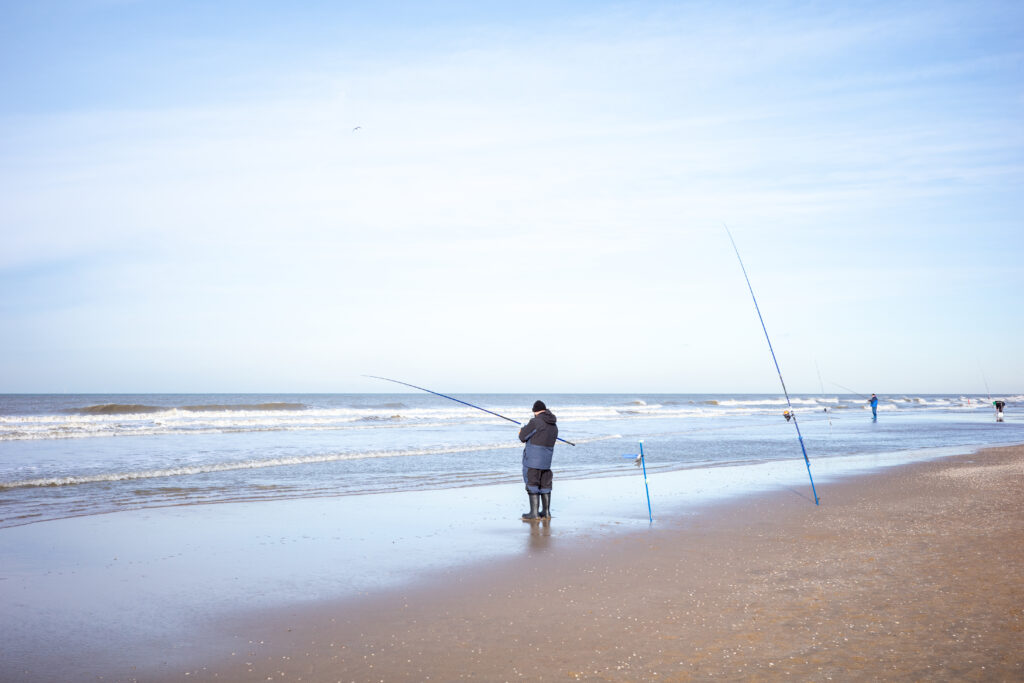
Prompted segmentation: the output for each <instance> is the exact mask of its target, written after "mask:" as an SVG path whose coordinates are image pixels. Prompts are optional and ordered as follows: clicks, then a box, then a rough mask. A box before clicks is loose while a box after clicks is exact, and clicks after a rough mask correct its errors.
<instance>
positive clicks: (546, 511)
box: [540, 493, 551, 519]
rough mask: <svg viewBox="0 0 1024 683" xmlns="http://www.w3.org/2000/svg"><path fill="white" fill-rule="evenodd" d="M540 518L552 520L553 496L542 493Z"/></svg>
mask: <svg viewBox="0 0 1024 683" xmlns="http://www.w3.org/2000/svg"><path fill="white" fill-rule="evenodd" d="M540 516H541V517H544V518H545V519H551V494H550V493H542V494H540Z"/></svg>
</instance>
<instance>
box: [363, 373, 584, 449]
mask: <svg viewBox="0 0 1024 683" xmlns="http://www.w3.org/2000/svg"><path fill="white" fill-rule="evenodd" d="M363 377H370V378H371V379H382V380H384V381H385V382H394V383H395V384H402V385H404V386H407V387H412V388H413V389H419V390H420V391H425V392H427V393H428V394H433V395H434V396H440V397H441V398H446V399H448V400H449V401H455V402H456V403H461V404H462V405H464V406H469V407H470V408H476V409H477V410H482V411H484V412H485V413H489V414H491V415H494V416H495V417H500V418H501V419H502V420H508V421H509V422H512V423H515V424H517V425H519V426H520V427H521V426H523V423H522V422H520V421H519V420H513V419H512V418H511V417H505V416H504V415H502V414H500V413H496V412H494V411H493V410H487V408H481V407H480V406H478V405H474V404H472V403H470V402H468V401H463V400H461V399H458V398H455V397H454V396H449V395H448V394H442V393H440V392H437V391H431V390H430V389H426V388H424V387H418V386H416V385H415V384H409V383H408V382H401V381H399V380H397V379H391V378H390V377H378V376H377V375H363ZM555 438H557V439H558V440H559V441H561V442H562V443H567V444H569V445H570V446H575V445H576V444H574V443H573V442H572V441H566V440H565V439H563V438H562V437H560V436H559V437H555Z"/></svg>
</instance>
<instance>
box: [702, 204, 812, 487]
mask: <svg viewBox="0 0 1024 683" xmlns="http://www.w3.org/2000/svg"><path fill="white" fill-rule="evenodd" d="M722 225H723V227H725V232H726V234H727V235H729V241H730V242H732V248H733V251H735V252H736V259H737V260H738V261H739V262H740V269H741V270H742V271H743V278H744V279H745V280H746V281H747V289H749V290H750V298H751V299H753V300H754V310H755V311H757V319H758V320H760V321H761V329H762V330H764V338H765V339H766V340H767V341H768V350H769V351H770V352H771V354H772V362H774V363H775V371H776V372H777V373H778V374H779V383H780V384H782V393H783V394H784V395H785V396H786V405H788V406H789V414H790V415H791V416H792V417H793V426H794V427H796V436H797V439H799V441H800V451H801V452H802V453H803V454H804V463H806V465H807V476H808V477H809V478H810V480H811V493H813V494H814V504H815V505H819V502H818V492H817V491H816V490H815V488H814V477H813V476H812V475H811V461H810V459H809V458H808V457H807V449H806V448H804V437H803V434H801V433H800V425H799V424H798V423H797V421H796V413H795V412H794V411H793V404H792V403H790V400H789V392H788V391H787V390H786V382H785V380H783V379H782V370H780V369H779V361H778V360H777V359H776V358H775V349H774V348H772V340H771V337H769V336H768V328H767V327H765V324H764V317H763V316H762V315H761V307H760V306H758V305H757V297H756V296H754V286H753V285H751V284H750V277H749V276H748V275H747V268H746V266H744V265H743V258H742V257H741V256H740V250H739V247H737V246H736V240H734V239H733V238H732V233H731V232H729V226H728V225H725V224H724V223H723V224H722Z"/></svg>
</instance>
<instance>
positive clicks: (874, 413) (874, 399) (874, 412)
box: [868, 394, 878, 420]
mask: <svg viewBox="0 0 1024 683" xmlns="http://www.w3.org/2000/svg"><path fill="white" fill-rule="evenodd" d="M868 403H870V404H871V418H872V419H873V420H877V419H878V396H876V395H874V394H871V400H870V401H868Z"/></svg>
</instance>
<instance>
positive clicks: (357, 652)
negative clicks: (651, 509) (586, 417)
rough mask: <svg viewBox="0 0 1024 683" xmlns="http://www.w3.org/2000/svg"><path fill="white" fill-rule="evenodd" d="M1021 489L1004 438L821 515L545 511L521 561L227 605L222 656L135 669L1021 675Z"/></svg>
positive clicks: (793, 502) (849, 485) (153, 676)
mask: <svg viewBox="0 0 1024 683" xmlns="http://www.w3.org/2000/svg"><path fill="white" fill-rule="evenodd" d="M1022 492H1024V447H1011V448H1001V449H992V450H987V451H982V452H979V453H977V454H973V455H966V456H957V457H951V458H946V459H942V460H938V461H932V462H925V463H919V464H912V465H907V466H904V467H899V468H893V469H888V470H883V471H881V472H878V473H875V474H869V475H863V476H858V477H855V478H849V479H844V480H842V481H840V482H838V483H835V482H833V483H829V484H828V485H827V486H822V487H821V488H820V490H819V494H820V495H821V505H820V506H819V507H815V506H814V505H813V503H812V502H810V501H809V500H808V499H807V496H806V494H805V493H804V492H803V491H797V490H795V489H792V490H784V491H777V492H773V493H765V494H761V495H758V496H756V497H754V498H749V499H746V500H745V501H743V502H740V503H730V504H720V505H716V506H712V507H707V508H705V509H703V510H702V511H700V512H699V513H698V514H688V515H681V516H678V517H676V518H673V519H668V518H658V519H657V520H656V523H655V525H654V526H653V527H651V528H649V529H643V530H635V531H630V532H629V533H624V534H618V535H612V536H607V535H595V536H592V537H587V536H583V537H575V538H572V539H562V538H560V537H559V536H558V534H557V533H553V529H556V528H557V525H558V523H559V522H558V518H557V516H556V518H555V519H554V520H552V521H551V522H550V524H549V525H544V524H534V525H529V524H525V523H523V529H522V532H523V534H524V535H526V536H528V552H527V553H525V554H522V555H519V556H515V557H512V558H503V559H498V560H495V561H493V562H491V563H488V564H487V565H486V566H484V567H480V566H475V567H474V568H473V569H471V570H468V569H465V568H452V569H450V570H447V571H445V572H444V573H443V574H441V575H440V576H435V577H433V578H432V579H431V580H430V581H428V582H425V583H420V584H416V585H412V586H409V587H406V588H403V589H395V590H391V591H384V592H375V593H373V594H372V595H371V594H368V595H367V596H366V597H364V598H362V599H354V600H353V599H349V600H345V601H335V602H319V603H316V604H314V605H312V606H308V607H304V608H301V609H278V610H265V609H260V610H258V611H254V612H253V613H251V614H247V615H245V614H242V615H238V616H236V617H234V618H232V619H230V620H224V621H223V622H221V623H220V624H219V625H218V628H219V630H220V632H221V633H222V634H223V643H224V645H223V648H222V652H221V653H220V654H219V655H218V656H216V657H213V658H211V659H210V660H209V661H205V662H194V663H193V665H192V666H190V667H185V666H176V665H172V666H165V667H162V668H161V669H160V670H159V671H154V670H152V669H149V670H146V667H145V666H144V665H142V666H140V667H139V669H138V678H139V679H140V680H168V681H183V680H228V681H257V680H259V681H265V680H275V681H279V680H289V681H299V680H302V681H423V680H435V681H455V680H482V681H505V680H517V679H522V680H550V681H564V680H591V681H593V680H597V681H601V680H610V681H650V680H664V681H691V680H709V679H714V680H774V679H781V678H792V679H796V680H814V681H819V680H820V681H827V680H929V681H934V680H948V681H960V680H979V681H982V680H983V681H1004V680H1005V681H1011V680H1012V681H1019V680H1024V497H1022ZM555 495H556V496H557V490H556V494H555ZM556 500H557V499H556ZM553 502H554V501H553ZM555 510H556V513H557V507H556V508H555ZM438 542H439V543H444V539H443V538H441V539H438ZM140 664H141V663H140ZM150 664H153V663H150Z"/></svg>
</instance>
